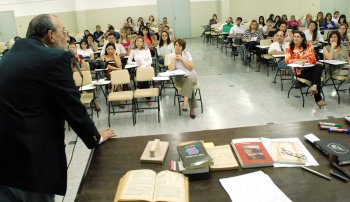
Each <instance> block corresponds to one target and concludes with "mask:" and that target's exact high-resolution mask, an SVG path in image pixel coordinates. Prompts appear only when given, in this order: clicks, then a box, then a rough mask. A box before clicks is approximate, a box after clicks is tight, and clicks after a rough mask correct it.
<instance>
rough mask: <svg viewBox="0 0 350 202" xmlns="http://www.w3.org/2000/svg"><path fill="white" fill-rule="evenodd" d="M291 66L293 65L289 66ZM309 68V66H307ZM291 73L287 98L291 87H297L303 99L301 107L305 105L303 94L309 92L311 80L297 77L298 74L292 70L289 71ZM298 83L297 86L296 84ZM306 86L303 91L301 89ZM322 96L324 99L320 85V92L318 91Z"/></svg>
mask: <svg viewBox="0 0 350 202" xmlns="http://www.w3.org/2000/svg"><path fill="white" fill-rule="evenodd" d="M291 68H293V67H291ZM309 68H310V67H309ZM291 72H292V74H293V77H292V80H293V84H292V86H291V87H290V88H289V90H288V98H289V94H290V91H291V90H292V89H293V88H299V90H300V94H301V97H302V99H303V107H304V106H305V95H308V94H309V89H310V88H311V87H312V84H311V81H310V80H307V79H305V78H301V77H299V76H298V75H296V74H295V73H294V71H293V70H292V71H291ZM322 81H323V77H321V83H322ZM298 84H299V86H297V85H298ZM305 88H306V91H303V89H305ZM320 93H321V94H322V96H323V100H325V96H324V94H323V90H322V85H321V92H320Z"/></svg>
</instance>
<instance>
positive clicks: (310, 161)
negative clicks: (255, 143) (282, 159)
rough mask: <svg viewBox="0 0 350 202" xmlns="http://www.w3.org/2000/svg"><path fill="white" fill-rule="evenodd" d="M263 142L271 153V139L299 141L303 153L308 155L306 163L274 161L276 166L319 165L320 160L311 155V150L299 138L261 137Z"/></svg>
mask: <svg viewBox="0 0 350 202" xmlns="http://www.w3.org/2000/svg"><path fill="white" fill-rule="evenodd" d="M260 139H261V142H262V143H263V144H264V147H265V148H266V150H267V152H269V154H270V155H271V147H270V144H271V141H289V142H297V144H299V146H300V147H301V149H302V152H303V154H304V155H305V156H306V160H305V165H297V164H290V163H289V164H286V163H274V164H273V166H274V167H300V166H318V165H319V164H318V162H317V161H316V159H315V158H314V157H313V156H312V155H311V153H310V152H309V150H307V149H306V147H305V146H304V144H303V143H302V142H301V141H300V140H299V138H297V137H296V138H276V139H270V138H263V137H262V138H260Z"/></svg>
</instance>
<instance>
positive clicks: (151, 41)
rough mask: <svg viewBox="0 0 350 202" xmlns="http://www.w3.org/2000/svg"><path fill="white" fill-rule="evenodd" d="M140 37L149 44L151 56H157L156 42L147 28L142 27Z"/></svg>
mask: <svg viewBox="0 0 350 202" xmlns="http://www.w3.org/2000/svg"><path fill="white" fill-rule="evenodd" d="M140 35H141V36H142V37H143V41H144V42H145V43H146V44H147V46H148V48H149V50H150V51H151V55H152V56H154V55H155V48H154V47H155V45H156V44H155V41H154V38H153V36H152V35H151V34H150V32H149V29H148V28H147V27H142V28H141V32H140Z"/></svg>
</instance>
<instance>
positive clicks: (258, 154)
mask: <svg viewBox="0 0 350 202" xmlns="http://www.w3.org/2000/svg"><path fill="white" fill-rule="evenodd" d="M254 139H255V138H254ZM242 140H243V139H242ZM245 140H248V139H245ZM255 140H256V139H255ZM232 147H233V149H234V151H235V153H236V155H237V157H238V160H239V162H240V164H241V166H242V168H252V167H264V166H272V165H273V160H272V158H271V156H270V155H269V153H268V152H267V151H266V149H265V147H264V145H263V144H262V143H261V141H260V142H259V141H253V139H252V141H246V142H244V141H240V140H239V139H237V140H232Z"/></svg>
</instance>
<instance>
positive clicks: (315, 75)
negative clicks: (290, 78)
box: [298, 64, 323, 102]
mask: <svg viewBox="0 0 350 202" xmlns="http://www.w3.org/2000/svg"><path fill="white" fill-rule="evenodd" d="M322 71H323V67H322V65H320V64H316V65H315V66H314V67H310V68H305V69H303V70H302V71H301V74H300V75H299V76H298V77H300V78H304V79H307V80H309V81H311V85H317V91H318V93H317V94H315V95H314V98H315V101H316V102H319V101H320V100H322V96H321V76H322Z"/></svg>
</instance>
